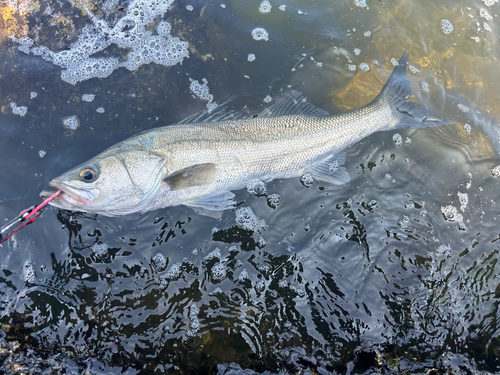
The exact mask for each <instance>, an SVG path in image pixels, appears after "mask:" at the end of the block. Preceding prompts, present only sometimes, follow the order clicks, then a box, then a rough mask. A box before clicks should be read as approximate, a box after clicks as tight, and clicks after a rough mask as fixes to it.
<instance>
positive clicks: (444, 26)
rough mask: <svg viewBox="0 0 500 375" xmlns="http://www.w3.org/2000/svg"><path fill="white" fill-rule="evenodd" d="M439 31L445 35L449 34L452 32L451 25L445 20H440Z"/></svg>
mask: <svg viewBox="0 0 500 375" xmlns="http://www.w3.org/2000/svg"><path fill="white" fill-rule="evenodd" d="M441 31H443V33H445V34H451V33H452V32H453V25H452V24H451V22H450V21H448V20H447V19H444V18H443V19H442V20H441Z"/></svg>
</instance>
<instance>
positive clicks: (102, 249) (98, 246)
mask: <svg viewBox="0 0 500 375" xmlns="http://www.w3.org/2000/svg"><path fill="white" fill-rule="evenodd" d="M108 248H109V246H108V244H106V243H99V242H96V243H95V244H93V245H92V246H91V247H90V251H92V252H93V253H94V254H95V255H96V256H104V255H106V254H107V253H108Z"/></svg>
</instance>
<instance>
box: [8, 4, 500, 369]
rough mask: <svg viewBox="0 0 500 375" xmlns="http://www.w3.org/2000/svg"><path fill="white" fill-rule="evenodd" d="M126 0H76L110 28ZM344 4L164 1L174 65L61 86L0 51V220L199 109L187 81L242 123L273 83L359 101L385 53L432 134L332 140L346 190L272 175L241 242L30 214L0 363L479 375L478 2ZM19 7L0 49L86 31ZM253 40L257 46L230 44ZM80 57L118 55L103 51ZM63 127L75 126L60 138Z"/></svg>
mask: <svg viewBox="0 0 500 375" xmlns="http://www.w3.org/2000/svg"><path fill="white" fill-rule="evenodd" d="M129 3H130V2H127V3H124V4H119V3H117V4H115V5H114V6H113V7H108V8H106V9H108V10H107V12H108V13H106V12H105V11H104V10H103V9H104V8H105V7H104V6H103V4H101V3H98V4H97V3H96V4H95V5H92V3H91V2H86V3H85V2H81V3H76V4H77V5H78V4H80V5H79V6H80V8H82V7H83V6H82V5H81V4H87V6H88V7H89V6H90V8H89V9H93V10H95V12H96V14H97V15H98V16H100V17H104V16H106V17H107V19H108V20H109V22H112V21H111V20H112V19H113V17H115V20H116V19H119V18H120V17H121V16H120V12H122V11H120V10H119V8H120V6H123V7H125V8H126V6H127V5H128V4H129ZM363 3H364V2H363V1H359V0H356V1H354V0H352V1H347V2H332V1H324V0H322V1H317V0H316V1H312V2H301V1H284V2H273V1H271V2H270V4H271V6H272V9H271V11H270V12H269V13H260V12H259V5H260V4H261V3H260V2H259V1H257V2H251V1H250V2H249V1H246V2H244V1H236V2H221V1H215V2H210V3H205V2H201V1H188V2H186V1H176V2H175V3H173V7H172V9H170V10H169V11H168V12H166V13H165V16H164V17H163V18H164V19H165V20H166V21H167V22H169V23H170V24H171V25H172V32H171V33H172V36H177V37H179V38H180V40H181V41H186V42H188V43H189V52H190V57H189V58H186V59H184V61H183V63H182V64H176V65H173V66H171V67H165V66H162V65H156V64H145V65H143V66H141V67H140V68H139V69H137V70H135V71H129V70H126V69H125V68H119V69H117V70H115V71H114V72H113V73H112V74H111V75H110V76H109V77H107V78H102V79H98V78H94V79H89V80H84V81H82V82H79V83H77V84H76V85H71V84H70V83H67V82H65V81H63V80H62V79H61V70H62V69H61V68H60V67H58V66H55V65H54V64H53V63H52V62H50V61H45V60H43V59H42V58H41V57H39V56H33V55H28V54H26V53H23V52H21V51H19V50H18V46H19V45H18V44H16V43H13V42H11V41H10V40H9V39H5V40H3V41H2V42H1V44H0V56H1V57H0V75H1V82H2V84H1V85H0V106H1V109H2V113H1V114H0V131H1V134H2V137H0V167H1V168H0V170H1V171H2V174H1V176H2V178H1V179H0V192H1V195H0V216H1V217H2V218H3V217H5V218H12V217H14V216H16V215H17V214H18V213H19V211H21V210H22V209H24V208H25V207H27V206H29V205H31V204H33V203H36V202H39V198H38V194H39V192H40V191H41V190H43V189H46V188H47V186H48V185H47V183H48V181H50V180H51V179H52V178H53V177H55V176H58V175H60V174H61V173H62V172H64V171H66V170H68V169H69V168H72V167H73V166H75V165H78V164H80V163H81V162H83V161H84V160H86V159H88V158H90V157H93V156H94V155H96V154H97V153H99V152H100V151H102V150H103V149H105V148H106V147H109V146H111V145H112V144H114V143H116V142H118V141H120V140H123V139H126V138H128V137H129V136H131V135H132V134H135V133H137V132H139V131H142V130H147V129H151V128H153V127H157V126H163V125H167V124H170V123H175V122H177V121H180V120H182V119H183V118H185V117H186V116H189V115H192V114H193V113H195V112H197V111H199V110H201V109H203V108H205V104H206V102H204V101H202V100H200V99H199V98H196V97H195V96H194V95H193V94H192V93H191V92H190V88H189V87H190V80H189V78H192V79H194V80H197V81H199V82H200V83H202V79H203V78H206V79H207V81H208V87H209V89H210V93H211V94H213V95H214V101H216V102H218V103H221V102H223V101H224V100H226V99H227V98H233V97H235V99H234V100H233V102H232V103H234V105H235V106H236V107H237V108H238V109H240V110H244V111H246V112H248V113H250V114H258V113H259V112H260V111H262V109H263V108H265V107H266V106H267V105H269V104H267V103H265V102H264V99H265V98H266V97H267V96H268V95H269V96H270V97H271V98H273V100H274V99H275V98H277V97H279V96H280V93H281V92H283V91H286V90H287V89H289V88H293V89H295V90H298V91H301V92H303V94H304V95H305V96H306V97H307V98H308V100H309V101H310V102H311V103H313V104H314V105H316V106H318V107H320V108H323V109H326V110H329V111H330V112H332V113H341V112H344V111H348V110H352V109H356V108H359V107H361V106H363V105H365V104H366V103H368V102H369V101H370V100H371V99H373V98H374V97H375V96H376V94H377V93H378V92H379V90H380V89H381V87H382V85H383V83H384V82H385V80H386V79H387V77H388V76H389V74H390V72H391V70H392V67H393V65H392V64H391V59H395V60H397V59H398V58H399V57H400V56H401V55H402V53H403V51H405V50H406V51H408V52H409V53H410V64H411V65H412V66H413V68H414V69H412V70H413V71H412V72H411V71H410V72H409V76H410V79H411V82H412V86H413V89H414V94H415V96H416V97H417V99H419V100H421V101H422V102H423V103H424V104H425V105H426V106H428V107H429V108H430V109H431V110H432V111H433V113H435V114H436V115H439V116H442V117H447V118H449V119H450V120H452V121H453V123H451V124H449V125H445V126H441V127H439V128H426V129H420V130H398V131H391V132H384V133H376V134H373V135H372V136H370V137H368V138H366V139H364V140H362V141H361V142H359V143H357V144H354V145H352V146H351V147H349V148H348V149H347V150H346V151H347V163H346V167H347V170H348V172H349V174H350V176H351V181H350V182H349V183H348V184H346V185H342V186H332V185H328V184H325V183H320V182H317V181H316V182H314V183H313V185H312V186H311V187H309V188H306V187H304V186H303V185H302V184H301V182H300V181H299V179H288V180H276V181H273V182H271V183H268V184H267V194H278V195H279V197H280V199H279V204H278V205H277V207H275V208H273V207H271V206H270V205H269V204H268V199H267V198H266V197H265V196H262V197H256V196H252V195H249V194H248V192H247V191H246V190H242V191H239V192H237V199H238V202H241V205H240V206H239V207H240V208H242V207H250V208H251V210H252V212H253V213H255V215H257V217H258V218H260V219H263V220H264V221H265V224H266V226H265V227H261V228H260V229H259V230H255V231H252V230H248V229H245V228H244V227H243V228H242V227H241V226H240V227H238V226H237V220H236V211H235V210H233V211H228V212H226V213H225V214H224V216H223V217H222V219H221V220H216V219H213V218H209V217H204V216H199V215H197V214H195V213H194V212H193V211H192V210H190V209H189V208H186V207H182V206H181V207H173V208H166V209H164V210H160V211H156V212H149V213H146V214H143V215H139V214H137V215H128V216H124V217H120V218H106V217H102V216H95V215H88V214H81V213H76V212H67V211H62V210H57V209H55V208H53V207H50V208H48V209H46V210H45V212H44V214H43V215H42V217H41V218H39V219H38V220H37V222H36V223H34V224H32V225H30V226H28V227H27V228H25V229H23V230H22V231H20V232H19V233H17V234H16V235H15V236H14V237H13V240H9V241H8V242H5V243H3V244H2V245H0V251H1V254H2V256H1V257H0V262H1V263H0V264H1V272H0V306H1V307H0V308H1V315H0V316H1V322H2V326H1V331H0V345H1V348H2V350H1V351H0V359H1V360H2V361H3V363H2V367H0V368H1V370H2V371H4V372H7V373H17V372H22V371H28V370H29V371H31V372H32V373H39V372H43V371H46V370H47V371H48V370H49V369H52V370H54V371H61V372H62V371H66V372H67V373H80V372H82V371H84V370H88V371H89V372H90V373H130V374H132V373H140V372H142V373H152V372H154V371H156V372H158V373H161V372H162V371H167V370H168V371H169V372H172V373H216V372H219V373H237V372H243V370H245V369H246V370H247V372H245V373H253V372H252V371H255V372H258V373H261V372H264V371H270V372H273V373H278V372H282V373H293V372H299V371H301V370H304V371H309V372H310V373H378V372H385V373H403V372H407V373H427V372H428V371H430V372H431V373H445V372H446V371H455V373H475V372H479V371H484V372H491V373H495V372H498V371H500V363H499V355H500V340H499V334H500V333H499V331H498V330H499V324H500V323H499V319H498V316H499V315H498V314H499V312H498V301H499V298H500V289H499V288H498V281H497V279H496V277H497V274H498V271H499V266H498V265H497V259H498V253H499V250H500V242H499V241H498V240H499V239H500V237H499V232H498V230H497V220H498V212H499V211H498V207H497V201H499V199H500V195H499V194H500V193H499V189H498V184H499V181H500V180H499V179H498V178H495V177H494V176H493V175H492V173H491V169H492V168H494V167H495V166H497V165H499V164H500V158H499V156H498V152H499V150H500V149H499V141H500V137H499V134H500V133H499V128H498V127H499V126H500V112H499V111H500V108H499V106H498V103H500V91H499V89H498V85H497V82H498V81H499V78H500V77H499V75H500V73H499V70H498V59H499V57H500V52H499V46H498V37H499V35H500V30H499V23H498V17H499V15H500V4H499V3H498V2H494V1H487V0H482V1H481V0H462V1H441V2H432V1H420V2H414V1H404V0H398V1H391V2H388V1H386V2H384V1H370V0H367V1H366V4H367V7H363V6H362V5H363ZM20 4H25V3H20ZM32 4H33V8H32V9H31V11H30V12H27V13H23V12H22V9H21V10H20V11H21V12H20V13H19V12H18V13H15V12H14V13H15V15H14V16H10V18H9V15H8V14H7V13H8V12H7V11H6V10H8V9H9V7H10V8H13V7H14V5H12V4H11V3H8V2H7V1H3V2H2V17H3V18H2V20H3V21H2V22H3V24H2V29H1V30H0V31H1V35H2V36H6V35H7V36H10V35H13V34H15V36H16V37H21V36H22V30H29V33H30V34H29V35H30V37H32V38H34V37H35V35H36V34H38V35H39V41H40V44H42V45H45V46H47V47H49V48H51V49H52V50H55V51H57V50H61V49H65V48H66V49H67V48H70V46H71V42H75V40H76V39H77V37H78V31H79V30H81V29H82V27H83V26H84V25H85V24H87V23H90V20H89V18H88V16H87V15H86V14H83V13H85V12H83V13H82V11H81V10H80V9H78V8H76V7H72V6H71V5H70V4H69V3H66V4H62V5H61V4H59V3H56V2H54V3H52V2H45V1H41V2H40V3H38V2H34V3H32ZM37 4H38V5H37ZM188 5H191V6H192V8H193V10H189V9H187V6H188ZM281 5H286V7H285V8H284V10H280V9H279V7H280V6H281ZM358 5H360V6H358ZM47 6H50V7H51V9H53V14H52V15H47V14H44V12H45V11H46V9H47ZM16 9H17V8H16ZM109 9H114V11H115V13H116V14H118V15H116V14H115V13H113V12H112V11H111V10H109ZM58 12H59V13H60V14H57V13H58ZM9 14H10V13H9ZM9 20H10V21H9ZM442 20H448V22H449V23H451V25H452V26H453V31H451V32H449V33H445V32H448V31H449V29H447V26H448V24H447V23H446V22H443V21H442ZM28 21H29V22H28ZM156 24H157V23H155V25H156ZM33 25H37V26H36V27H34V26H33ZM443 25H444V27H443ZM257 27H263V28H264V29H265V30H266V31H267V32H268V34H269V40H268V41H256V40H254V39H252V30H254V29H255V28H257ZM56 31H57V33H56ZM2 38H3V37H2ZM249 54H254V55H255V60H254V61H251V62H250V61H248V55H249ZM99 55H100V56H104V57H106V56H114V55H117V56H118V55H119V56H120V59H122V60H123V59H125V57H124V55H125V52H124V51H123V50H118V49H117V48H115V47H113V46H112V47H110V48H108V49H107V50H105V51H103V52H99ZM360 64H366V65H367V66H368V67H369V70H368V71H364V70H362V68H363V69H365V70H366V68H365V66H366V65H360ZM352 69H354V70H352ZM31 92H36V93H37V96H36V97H34V98H33V99H30V93H31ZM90 93H92V94H95V95H96V96H95V98H94V100H93V101H92V102H85V101H82V99H81V98H82V95H84V94H90ZM11 103H16V105H17V106H27V107H28V110H27V114H26V115H25V116H23V117H21V116H19V115H16V114H14V113H12V107H11ZM100 107H102V108H104V112H103V113H99V112H96V110H97V109H98V108H100ZM73 115H76V116H78V118H79V122H80V126H79V127H78V128H77V129H76V130H68V129H66V128H64V127H63V119H64V118H66V117H68V116H73ZM465 125H469V126H470V131H466V130H468V129H467V126H466V127H465V128H464V126H465ZM464 129H465V130H464ZM395 133H399V134H400V135H401V140H402V141H403V142H402V144H401V145H400V146H398V145H397V144H396V143H395V142H394V141H393V139H394V136H395ZM41 150H43V151H44V152H45V154H44V156H43V157H40V151H41ZM42 154H43V153H42ZM459 193H460V194H459ZM463 194H466V197H467V202H466V204H465V205H464V203H465V200H464V198H463V197H464V196H463ZM461 197H462V200H461ZM461 205H464V207H462V208H461ZM449 206H452V207H454V208H455V211H456V212H455V213H454V212H453V211H452V209H451V208H450V207H449ZM450 212H451V214H450ZM459 215H462V221H461V222H460V220H458V219H459Z"/></svg>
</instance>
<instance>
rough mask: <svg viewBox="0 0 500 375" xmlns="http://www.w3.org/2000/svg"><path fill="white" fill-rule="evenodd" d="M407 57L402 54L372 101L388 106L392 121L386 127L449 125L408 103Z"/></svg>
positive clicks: (420, 107)
mask: <svg viewBox="0 0 500 375" xmlns="http://www.w3.org/2000/svg"><path fill="white" fill-rule="evenodd" d="M408 56H409V55H408V53H406V52H405V53H403V56H401V58H400V59H399V61H398V66H396V67H395V68H394V70H393V71H392V73H391V75H390V77H389V79H388V80H387V82H386V84H385V85H384V88H383V89H382V91H381V92H380V94H378V96H377V97H376V98H375V100H374V101H377V100H384V101H386V102H387V104H389V107H390V108H391V111H392V115H393V117H394V120H393V121H392V122H391V123H389V125H388V127H389V128H390V129H399V128H405V129H416V128H423V127H427V126H438V125H443V124H449V123H450V120H448V119H442V118H439V117H436V116H434V115H432V113H431V112H430V111H429V110H428V109H427V108H425V107H424V106H423V105H422V104H418V103H414V102H410V101H408V98H409V96H410V94H411V86H410V80H409V79H408V76H407V75H406V65H407V64H408Z"/></svg>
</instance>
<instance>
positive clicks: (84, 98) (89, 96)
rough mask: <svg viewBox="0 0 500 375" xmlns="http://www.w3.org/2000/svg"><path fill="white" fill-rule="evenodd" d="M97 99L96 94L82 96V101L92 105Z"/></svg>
mask: <svg viewBox="0 0 500 375" xmlns="http://www.w3.org/2000/svg"><path fill="white" fill-rule="evenodd" d="M94 98H95V94H83V95H82V100H83V101H84V102H87V103H90V102H91V101H93V100H94Z"/></svg>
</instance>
